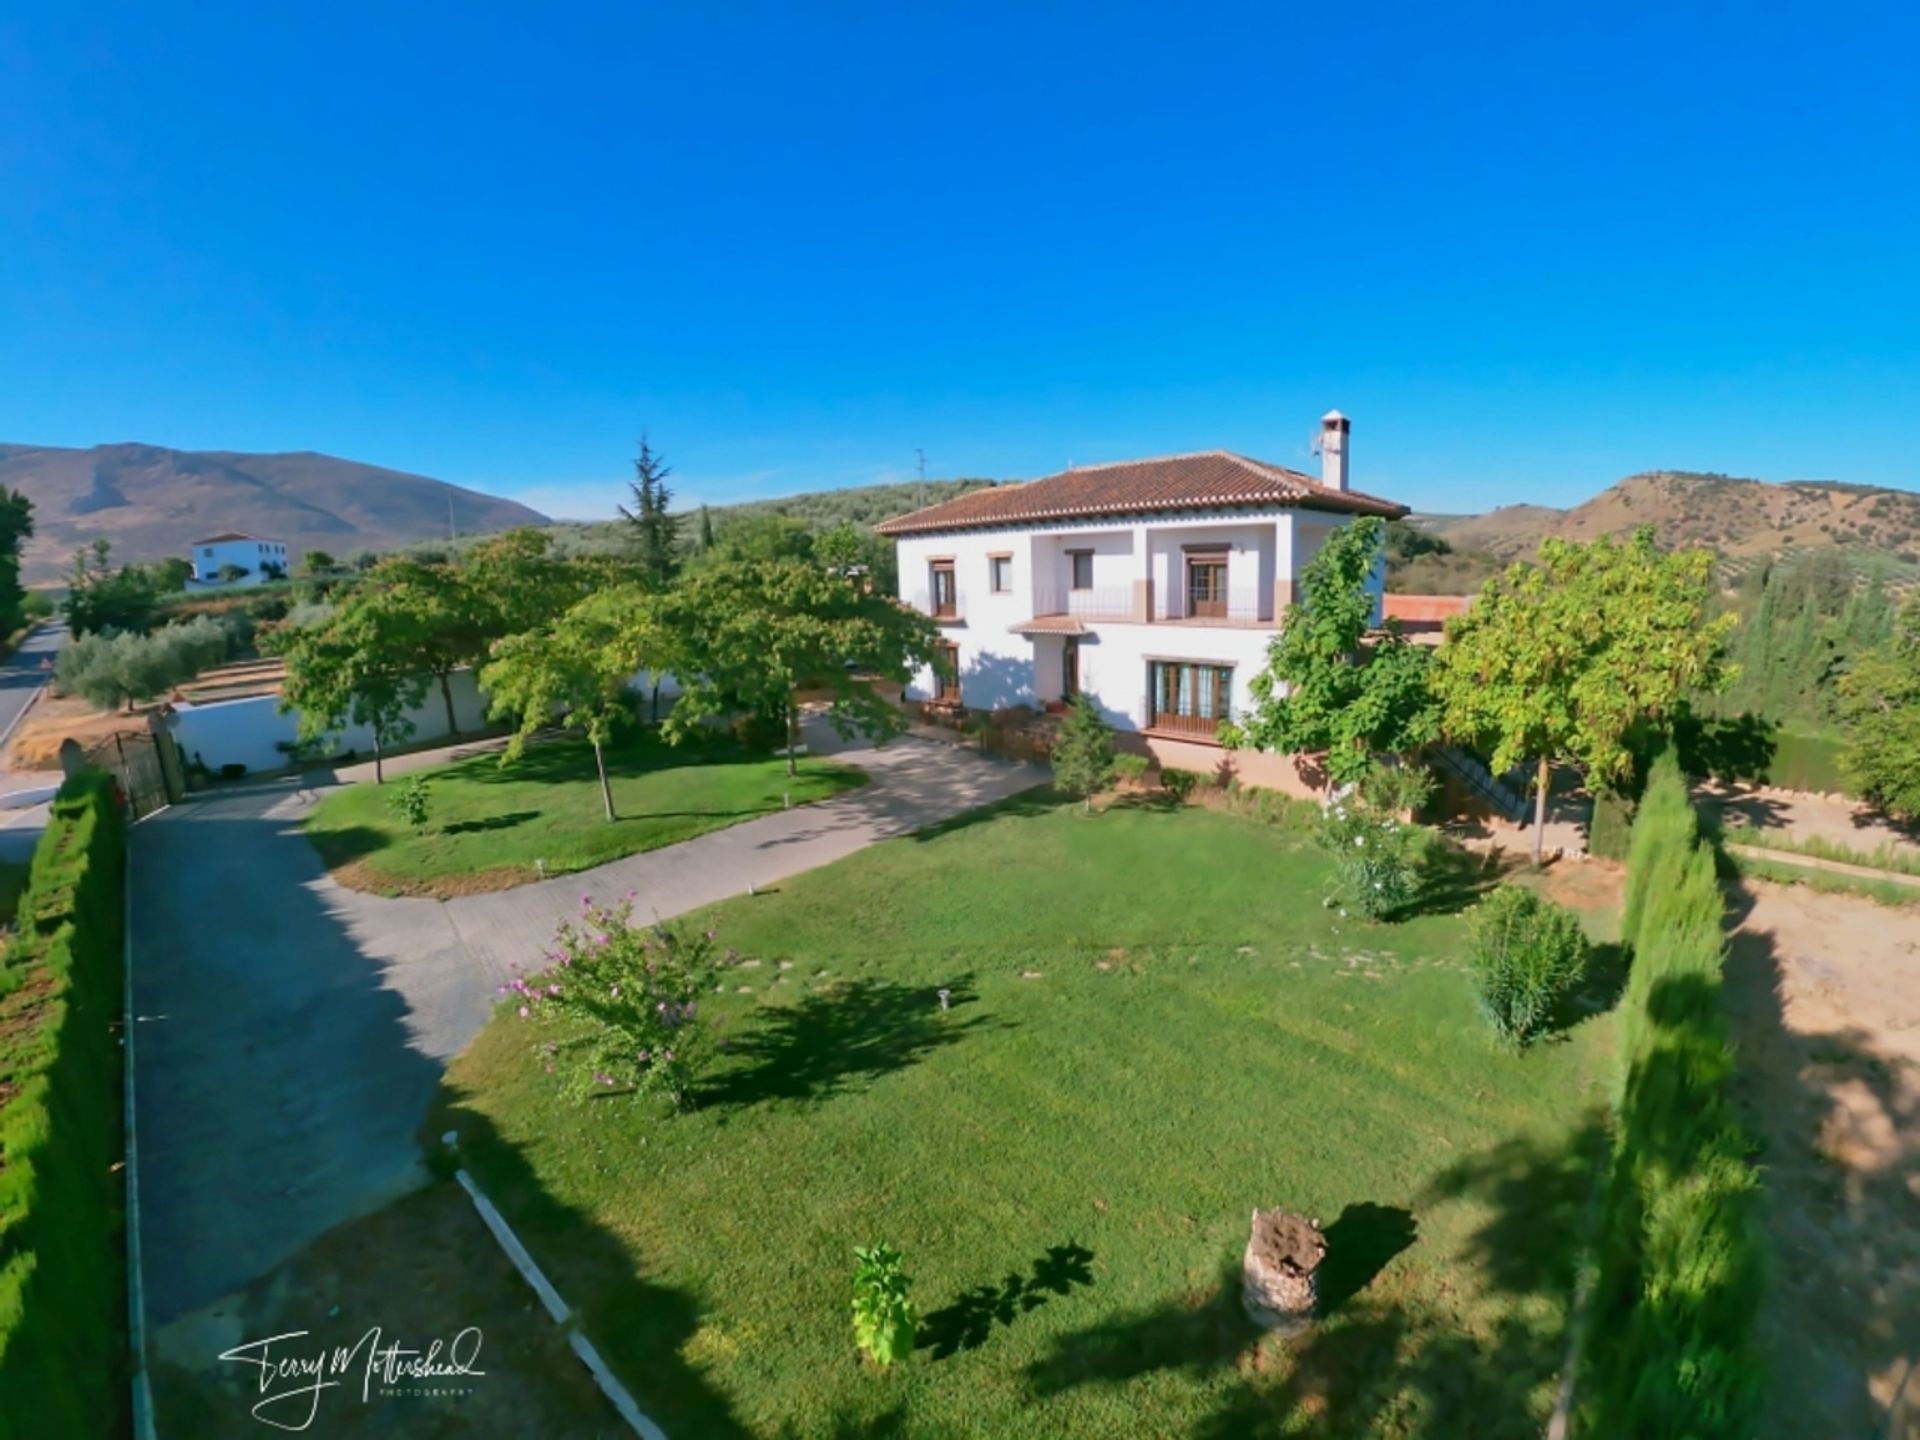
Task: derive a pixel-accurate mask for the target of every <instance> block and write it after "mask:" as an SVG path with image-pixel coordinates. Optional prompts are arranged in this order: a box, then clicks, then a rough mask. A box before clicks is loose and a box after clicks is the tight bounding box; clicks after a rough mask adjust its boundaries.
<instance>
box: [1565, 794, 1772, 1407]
mask: <svg viewBox="0 0 1920 1440" xmlns="http://www.w3.org/2000/svg"><path fill="white" fill-rule="evenodd" d="M1725 909H1726V907H1725V902H1724V900H1723V898H1722V896H1721V893H1720V887H1719V883H1718V880H1717V879H1716V877H1715V873H1714V854H1713V850H1712V848H1711V847H1710V846H1708V845H1705V844H1702V843H1701V841H1700V836H1699V830H1698V824H1697V822H1696V819H1695V816H1694V812H1693V807H1692V805H1691V803H1690V802H1689V801H1688V798H1687V790H1686V785H1685V782H1684V781H1683V780H1682V779H1681V776H1680V771H1679V767H1678V765H1677V764H1676V763H1674V762H1673V761H1672V760H1671V759H1670V758H1669V759H1663V760H1662V761H1661V762H1660V763H1659V764H1658V765H1657V766H1656V767H1655V769H1654V773H1653V776H1652V778H1651V781H1650V783H1649V785H1648V787H1647V793H1646V798H1645V800H1644V801H1643V802H1642V804H1641V806H1640V812H1639V815H1638V816H1637V817H1636V819H1635V822H1634V827H1633V843H1632V848H1631V852H1630V855H1629V858H1628V868H1627V897H1626V905H1625V911H1624V914H1623V917H1622V928H1623V940H1624V941H1625V943H1626V944H1628V945H1629V947H1630V948H1631V951H1632V968H1631V971H1630V973H1629V979H1628V985H1627V994H1626V999H1625V1002H1624V1005H1623V1016H1622V1046H1621V1048H1622V1061H1623V1066H1622V1074H1621V1091H1620V1097H1619V1121H1618V1127H1617V1131H1616V1135H1615V1143H1614V1150H1613V1156H1612V1160H1611V1165H1610V1170H1609V1174H1608V1178H1607V1187H1606V1192H1605V1196H1604V1200H1603V1213H1602V1222H1601V1231H1600V1240H1599V1255H1598V1266H1597V1275H1596V1280H1595V1287H1594V1299H1593V1305H1594V1313H1593V1319H1592V1324H1591V1326H1590V1327H1589V1331H1588V1333H1589V1334H1590V1335H1592V1336H1594V1337H1596V1339H1595V1342H1594V1344H1593V1346H1592V1352H1591V1354H1590V1357H1589V1361H1588V1365H1589V1374H1588V1380H1587V1386H1586V1391H1587V1399H1586V1401H1585V1403H1584V1406H1583V1411H1584V1418H1585V1424H1584V1426H1583V1428H1584V1429H1585V1430H1586V1432H1587V1433H1589V1434H1591V1435H1595V1436H1609V1437H1611V1436H1627V1435H1649V1436H1652V1435H1658V1436H1671V1437H1676V1440H1680V1437H1685V1440H1748V1437H1751V1436H1753V1435H1754V1434H1756V1433H1757V1429H1758V1423H1759V1422H1758V1413H1759V1404H1760V1398H1761V1397H1760V1391H1761V1379H1762V1374H1763V1371H1762V1369H1761V1366H1760V1364H1759V1361H1758V1359H1757V1356H1756V1353H1755V1349H1754V1345H1753V1339H1752V1334H1753V1322H1754V1315H1755V1312H1756V1311H1757V1310H1758V1308H1759V1303H1760V1293H1761V1285H1762V1278H1761V1242H1760V1237H1759V1231H1758V1228H1757V1227H1758V1220H1757V1216H1756V1214H1755V1199H1756V1192H1757V1188H1758V1180H1757V1177H1756V1175H1755V1172H1754V1168H1753V1166H1752V1164H1751V1162H1750V1160H1749V1155H1750V1153H1751V1151H1752V1145H1751V1144H1750V1142H1749V1140H1748V1138H1747V1136H1746V1134H1745V1132H1744V1131H1743V1129H1742V1128H1741V1126H1740V1123H1739V1120H1738V1118H1737V1115H1736V1113H1735V1107H1734V1099H1733V1065H1734V1062H1733V1054H1732V1051H1731V1050H1730V1049H1729V1047H1728V1043H1727V1030H1726V1021H1725V1017H1724V1014H1723V1012H1722V1008H1721V991H1720V981H1721V965H1722V961H1723V959H1724V956H1725V932H1724V928H1723V927H1724V920H1725Z"/></svg>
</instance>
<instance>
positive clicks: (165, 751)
mask: <svg viewBox="0 0 1920 1440" xmlns="http://www.w3.org/2000/svg"><path fill="white" fill-rule="evenodd" d="M84 753H85V758H86V762H87V764H89V765H97V766H99V767H100V769H102V770H105V771H107V772H108V773H109V774H111V775H113V776H114V777H115V778H116V779H118V780H119V782H120V791H121V793H122V794H124V795H125V796H126V797H127V815H128V818H129V819H132V820H138V819H140V818H141V817H142V816H145V815H151V814H153V812H154V811H156V810H160V809H163V808H165V807H166V806H168V805H172V804H174V803H175V802H176V801H178V800H180V799H182V798H183V797H184V796H185V795H186V793H187V785H186V775H185V772H184V770H183V769H182V767H181V764H180V747H179V746H178V745H177V744H175V743H174V739H173V736H171V735H170V734H168V733H167V732H166V731H164V730H162V731H159V732H153V731H148V732H146V733H144V734H131V735H115V736H113V737H112V738H110V739H107V740H103V741H101V742H100V743H99V744H98V745H95V746H94V747H93V748H92V749H90V750H88V751H86V752H84Z"/></svg>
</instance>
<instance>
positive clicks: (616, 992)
mask: <svg viewBox="0 0 1920 1440" xmlns="http://www.w3.org/2000/svg"><path fill="white" fill-rule="evenodd" d="M607 993H608V994H609V995H611V996H613V998H614V999H616V1000H618V999H619V998H620V987H619V986H618V985H616V986H614V987H613V988H612V989H611V990H609V991H607Z"/></svg>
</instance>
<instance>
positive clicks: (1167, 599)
mask: <svg viewBox="0 0 1920 1440" xmlns="http://www.w3.org/2000/svg"><path fill="white" fill-rule="evenodd" d="M1150 593H1151V597H1152V611H1151V620H1152V623H1154V624H1157V625H1215V626H1222V625H1224V626H1231V627H1234V628H1252V629H1265V630H1270V629H1273V628H1274V627H1275V625H1276V624H1277V622H1276V621H1275V620H1274V618H1273V596H1272V594H1271V593H1270V592H1268V591H1265V590H1262V589H1261V588H1260V587H1258V586H1253V585H1248V586H1234V587H1232V588H1231V589H1222V590H1216V591H1214V592H1213V593H1212V594H1208V593H1206V592H1205V591H1204V590H1202V589H1196V590H1192V591H1185V590H1183V591H1178V592H1175V593H1174V594H1171V595H1163V594H1161V593H1160V591H1159V590H1158V588H1157V587H1154V588H1153V589H1152V590H1151V592H1150ZM1135 606H1136V600H1135V591H1134V588H1133V587H1132V586H1130V585H1118V586H1101V587H1098V588H1095V589H1089V590H1070V589H1046V588H1036V589H1035V590H1034V592H1033V614H1034V618H1036V619H1039V618H1042V617H1049V616H1070V617H1071V618H1073V619H1075V620H1088V621H1094V622H1100V621H1105V622H1108V623H1120V624H1125V623H1128V622H1133V621H1142V620H1146V619H1148V618H1149V617H1148V615H1147V614H1145V613H1143V611H1144V610H1145V608H1146V607H1145V606H1144V605H1142V606H1141V608H1140V609H1136V608H1135Z"/></svg>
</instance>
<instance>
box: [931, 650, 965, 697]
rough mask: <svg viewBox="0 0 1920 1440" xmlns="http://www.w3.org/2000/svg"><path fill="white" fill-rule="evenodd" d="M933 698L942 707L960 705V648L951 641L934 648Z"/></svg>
mask: <svg viewBox="0 0 1920 1440" xmlns="http://www.w3.org/2000/svg"><path fill="white" fill-rule="evenodd" d="M933 698H934V699H935V700H937V701H938V702H939V703H940V704H942V705H958V704H959V703H960V647H959V646H958V645H955V644H954V643H953V642H952V641H950V640H943V641H941V642H940V643H939V644H938V645H935V646H934V647H933Z"/></svg>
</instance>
